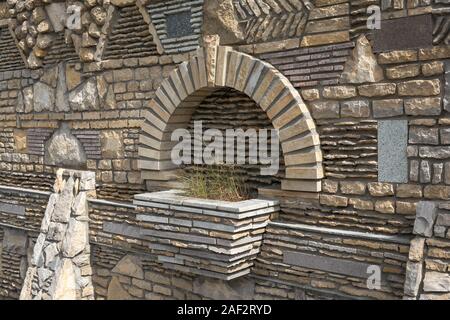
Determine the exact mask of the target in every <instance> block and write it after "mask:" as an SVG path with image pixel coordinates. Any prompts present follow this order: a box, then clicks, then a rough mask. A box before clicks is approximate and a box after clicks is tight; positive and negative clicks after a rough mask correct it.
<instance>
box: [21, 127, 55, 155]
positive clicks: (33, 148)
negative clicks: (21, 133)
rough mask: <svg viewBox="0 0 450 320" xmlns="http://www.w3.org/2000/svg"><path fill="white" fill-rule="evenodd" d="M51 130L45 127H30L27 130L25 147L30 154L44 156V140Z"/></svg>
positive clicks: (47, 137) (48, 136)
mask: <svg viewBox="0 0 450 320" xmlns="http://www.w3.org/2000/svg"><path fill="white" fill-rule="evenodd" d="M52 133H53V130H52V129H47V128H31V129H28V130H27V144H28V145H27V147H28V153H29V154H31V155H37V156H44V154H45V141H47V140H48V139H49V138H50V136H51V135H52Z"/></svg>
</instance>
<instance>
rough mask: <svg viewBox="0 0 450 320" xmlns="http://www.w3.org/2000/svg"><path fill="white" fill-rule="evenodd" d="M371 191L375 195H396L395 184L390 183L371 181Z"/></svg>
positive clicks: (369, 185)
mask: <svg viewBox="0 0 450 320" xmlns="http://www.w3.org/2000/svg"><path fill="white" fill-rule="evenodd" d="M368 188H369V193H370V194H371V195H372V196H374V197H384V196H393V195H394V186H393V185H392V184H390V183H382V182H371V183H369V184H368Z"/></svg>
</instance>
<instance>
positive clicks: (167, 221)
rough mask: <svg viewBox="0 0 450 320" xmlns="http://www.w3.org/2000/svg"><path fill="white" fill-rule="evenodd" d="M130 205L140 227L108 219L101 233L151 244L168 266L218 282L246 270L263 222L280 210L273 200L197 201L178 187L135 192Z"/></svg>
mask: <svg viewBox="0 0 450 320" xmlns="http://www.w3.org/2000/svg"><path fill="white" fill-rule="evenodd" d="M134 205H136V206H138V209H137V211H138V212H139V214H137V215H136V220H137V223H138V225H135V226H131V225H120V224H113V223H107V224H105V225H104V226H103V231H105V232H110V233H114V234H120V235H123V236H129V237H130V236H131V237H134V238H137V239H141V240H145V241H148V242H150V244H149V247H150V248H151V249H152V251H154V252H155V253H156V254H157V259H158V261H159V262H161V263H162V264H163V265H164V266H165V267H167V268H169V269H174V270H178V271H182V272H186V273H190V274H192V273H194V274H201V275H204V276H207V277H212V278H217V279H222V280H231V279H235V278H237V277H241V276H243V275H246V274H248V273H249V272H250V268H251V267H252V266H253V260H254V259H255V258H256V255H257V254H258V253H259V250H260V246H261V243H262V234H263V233H264V232H265V228H266V226H267V223H268V221H269V219H270V217H271V216H273V215H274V214H276V213H277V212H278V210H279V206H278V202H277V201H273V200H260V199H253V200H245V201H239V202H227V201H218V200H208V199H197V198H192V197H187V196H184V195H183V193H182V191H179V190H169V191H162V192H155V193H144V194H139V195H136V196H135V200H134ZM161 243H164V245H161Z"/></svg>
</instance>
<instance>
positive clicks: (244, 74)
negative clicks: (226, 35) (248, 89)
mask: <svg viewBox="0 0 450 320" xmlns="http://www.w3.org/2000/svg"><path fill="white" fill-rule="evenodd" d="M255 62H256V59H253V58H252V57H250V56H243V57H242V62H241V66H240V68H239V70H238V73H237V76H236V84H235V86H234V88H235V89H236V90H237V91H240V92H242V91H244V88H245V86H246V84H247V80H248V78H249V76H250V72H251V71H252V69H253V66H254V65H255Z"/></svg>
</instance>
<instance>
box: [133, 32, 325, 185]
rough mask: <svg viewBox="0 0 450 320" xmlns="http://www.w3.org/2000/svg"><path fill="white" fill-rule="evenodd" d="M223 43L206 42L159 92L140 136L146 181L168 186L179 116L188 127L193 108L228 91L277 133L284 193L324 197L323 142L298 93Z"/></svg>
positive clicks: (270, 69)
mask: <svg viewBox="0 0 450 320" xmlns="http://www.w3.org/2000/svg"><path fill="white" fill-rule="evenodd" d="M219 41H220V39H219V37H218V36H208V37H205V38H204V40H203V43H204V47H201V48H199V49H197V51H196V53H195V55H194V56H193V57H192V58H191V59H190V60H189V61H185V62H183V63H182V64H180V65H179V67H178V68H177V69H175V70H173V71H172V72H171V73H170V75H169V77H168V78H166V79H165V80H164V81H163V82H162V83H161V86H160V87H159V89H158V90H157V91H156V93H155V96H156V97H155V99H153V100H152V101H151V102H150V104H149V107H150V108H149V109H148V110H147V112H146V113H145V118H146V120H145V122H144V123H143V124H142V134H141V136H140V143H141V147H140V148H139V157H140V159H139V168H140V169H141V170H142V178H143V179H145V180H165V181H167V180H170V177H168V176H169V173H170V171H171V170H174V169H176V165H174V164H173V162H172V161H171V159H170V152H168V150H170V149H171V145H172V142H171V141H170V136H171V134H172V129H173V128H174V126H176V127H181V126H182V125H183V123H182V122H181V121H182V120H180V115H182V119H186V121H184V122H185V126H187V124H188V121H189V119H190V116H191V115H192V113H193V112H194V110H195V108H193V107H196V106H198V104H199V103H200V102H201V101H202V100H203V99H204V98H205V97H206V96H208V95H209V93H210V92H211V91H213V90H217V89H218V88H219V87H228V88H233V89H235V90H237V91H239V92H243V93H245V94H246V95H247V96H249V97H250V98H252V99H253V100H254V101H255V102H256V103H257V104H258V105H259V106H260V107H261V109H263V110H264V111H265V112H266V114H267V117H268V118H269V120H271V122H272V124H273V126H274V128H275V129H279V136H280V142H281V147H282V150H283V155H284V163H285V166H286V179H284V180H283V181H282V184H281V188H282V189H283V190H293V191H307V192H318V191H320V189H321V183H320V179H322V178H323V169H322V152H321V150H320V141H319V136H318V134H317V132H316V127H315V124H314V121H313V120H312V118H311V114H310V112H309V110H308V108H307V107H306V105H305V103H304V102H303V100H302V98H301V96H300V94H299V93H298V91H297V90H295V88H294V87H293V86H292V84H291V83H290V82H289V80H288V79H287V78H286V77H285V76H283V75H282V74H281V73H280V72H279V71H277V70H276V69H275V68H274V67H273V66H272V65H270V64H268V63H267V62H263V61H261V60H259V59H256V58H254V57H252V56H250V55H247V54H243V53H241V52H238V51H234V50H233V49H232V48H231V47H224V46H219V45H218V44H219ZM169 97H170V98H169ZM180 122H181V123H180ZM172 176H173V175H172Z"/></svg>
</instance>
